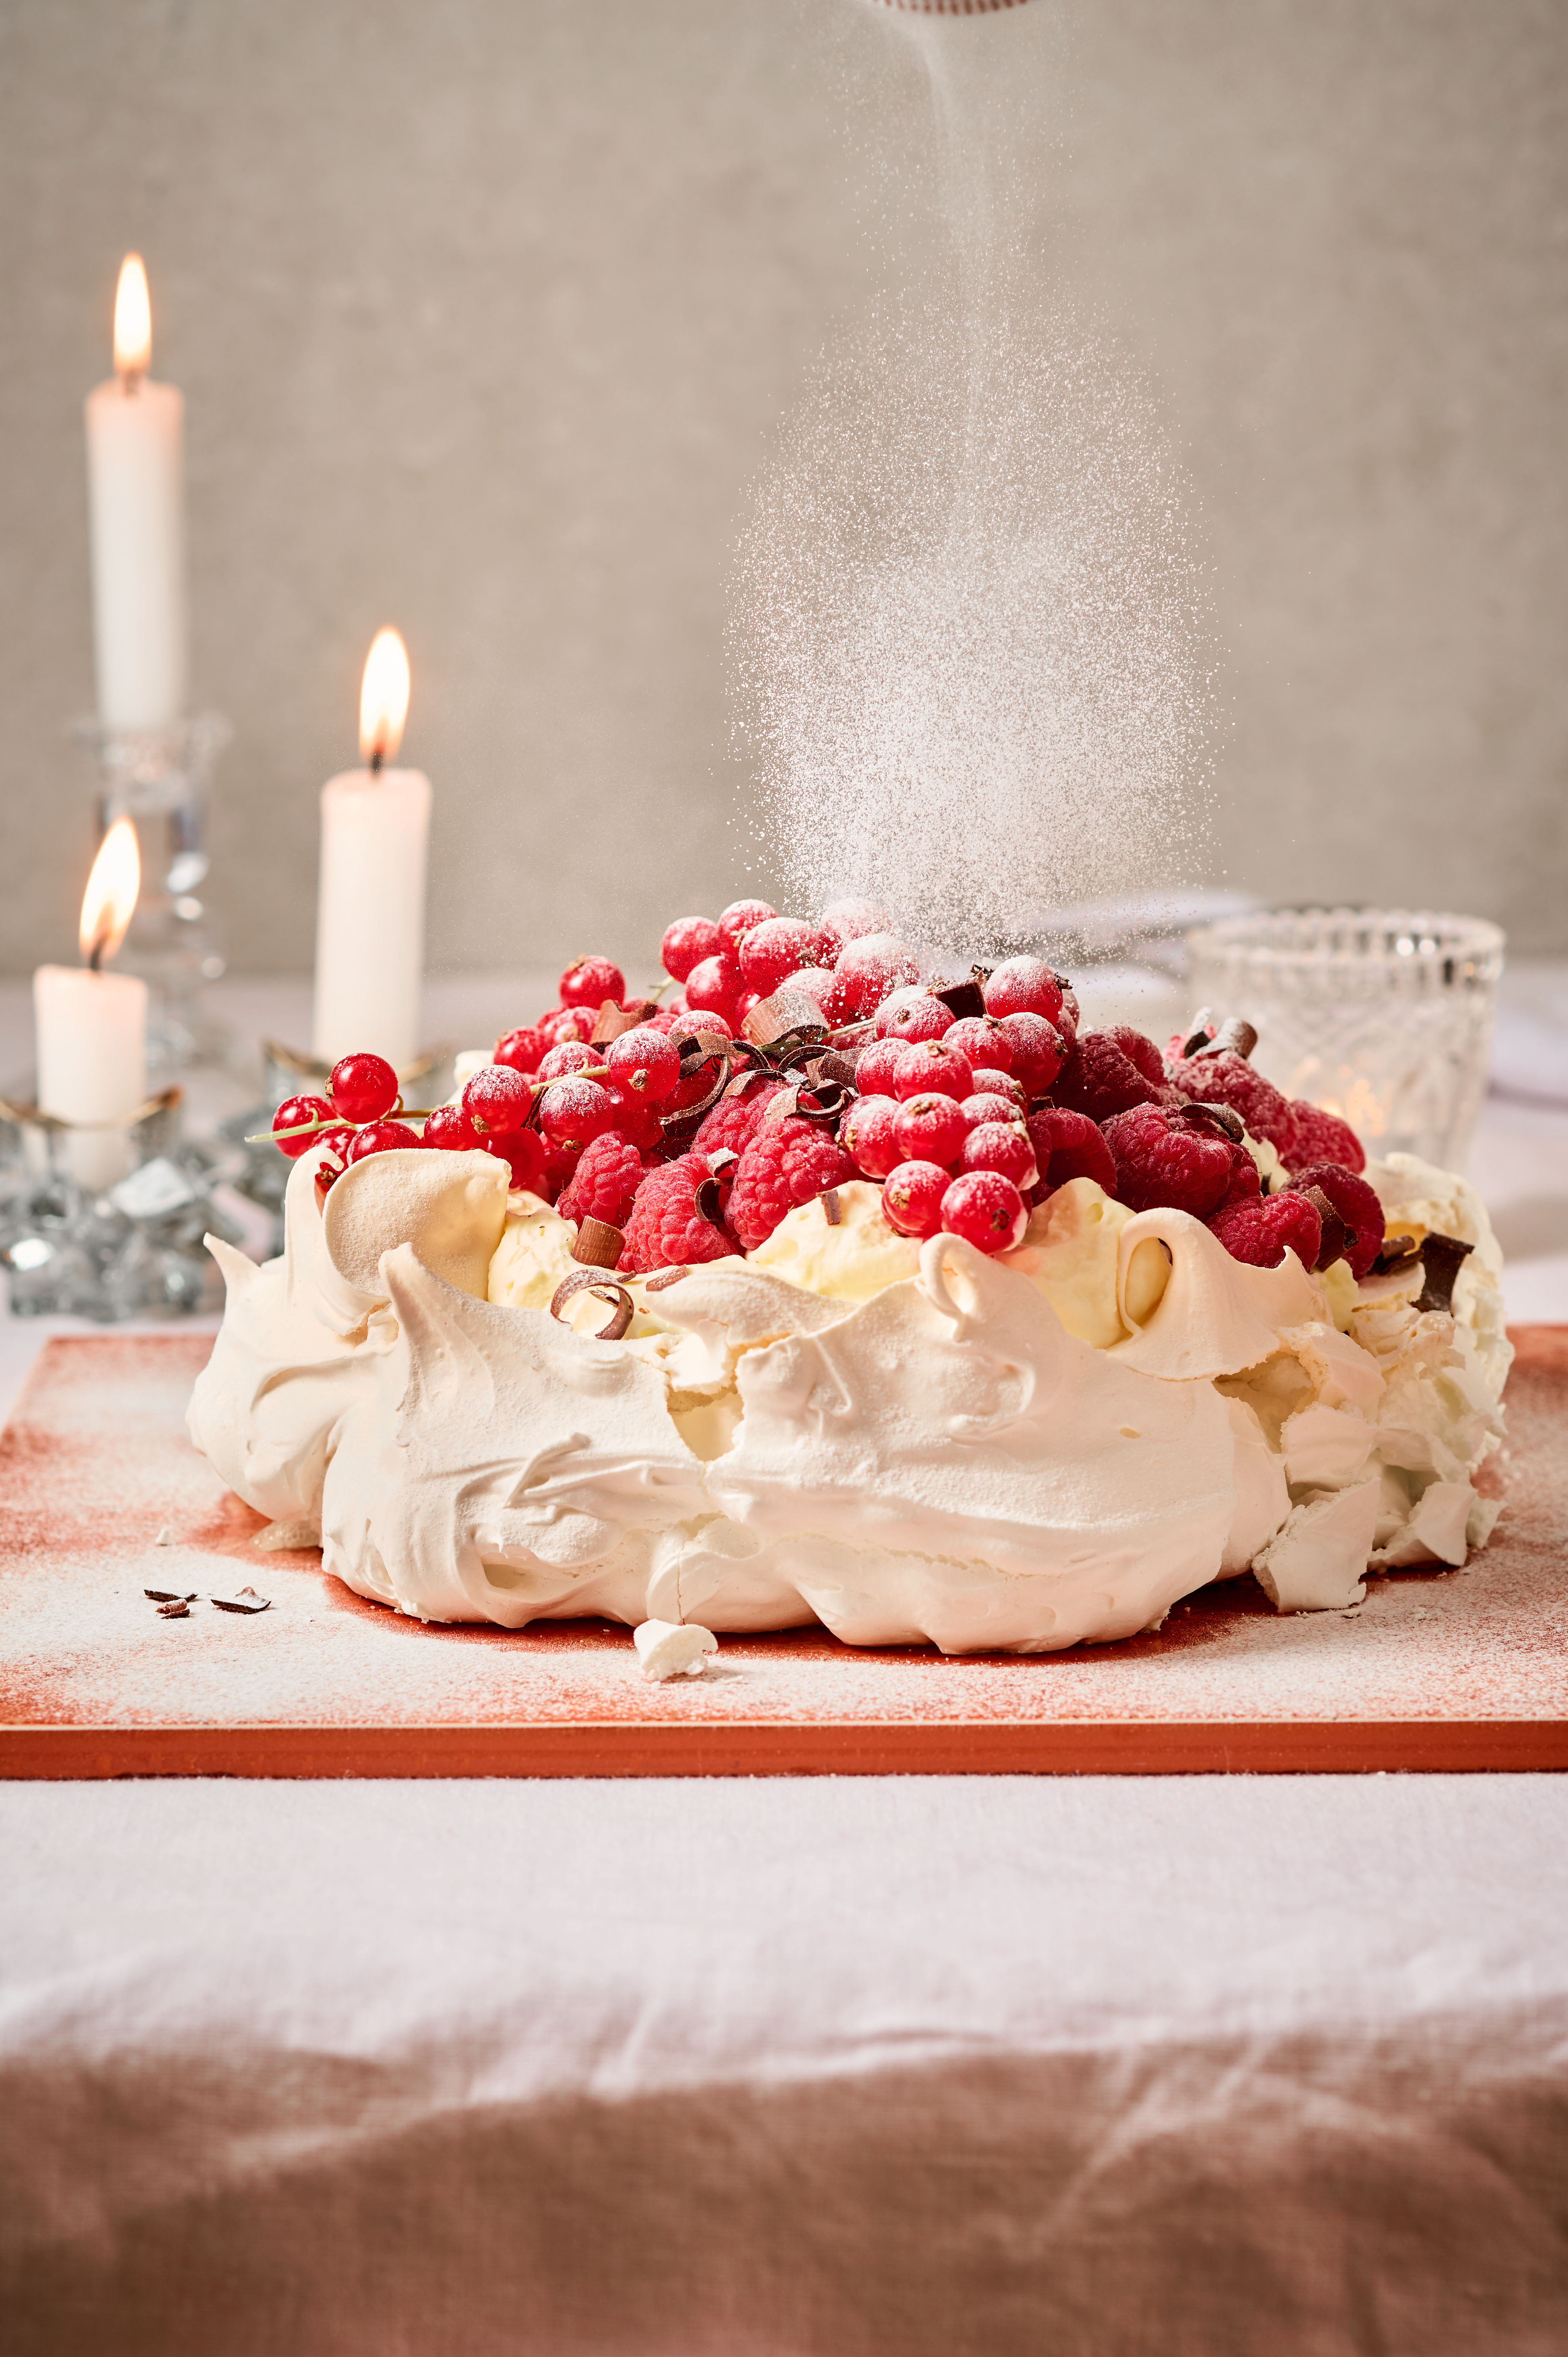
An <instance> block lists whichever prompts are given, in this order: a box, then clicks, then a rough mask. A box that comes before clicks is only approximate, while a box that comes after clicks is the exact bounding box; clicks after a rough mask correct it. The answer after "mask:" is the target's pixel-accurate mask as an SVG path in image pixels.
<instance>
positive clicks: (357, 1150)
mask: <svg viewBox="0 0 1568 2357" xmlns="http://www.w3.org/2000/svg"><path fill="white" fill-rule="evenodd" d="M423 1145H424V1139H423V1138H422V1137H421V1136H420V1135H419V1132H418V1131H417V1130H416V1129H410V1127H409V1125H408V1124H407V1123H406V1122H405V1121H372V1122H368V1123H367V1124H366V1125H365V1127H364V1128H363V1129H357V1130H356V1131H355V1132H354V1134H353V1135H352V1136H351V1137H350V1138H349V1143H348V1145H347V1146H345V1147H344V1149H343V1159H344V1161H345V1162H346V1163H348V1162H363V1161H364V1159H365V1158H366V1157H367V1155H371V1154H395V1153H396V1152H398V1151H399V1149H400V1148H401V1147H403V1146H423Z"/></svg>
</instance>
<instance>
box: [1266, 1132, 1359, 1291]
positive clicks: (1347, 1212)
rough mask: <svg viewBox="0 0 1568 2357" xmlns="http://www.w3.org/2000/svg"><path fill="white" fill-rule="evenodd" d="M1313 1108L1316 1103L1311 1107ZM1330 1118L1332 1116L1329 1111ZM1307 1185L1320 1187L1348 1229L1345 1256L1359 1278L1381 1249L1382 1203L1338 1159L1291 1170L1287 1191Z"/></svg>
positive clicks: (1297, 1190) (1299, 1191) (1300, 1191)
mask: <svg viewBox="0 0 1568 2357" xmlns="http://www.w3.org/2000/svg"><path fill="white" fill-rule="evenodd" d="M1313 1110H1314V1111H1315V1112H1316V1106H1315V1107H1314V1108H1313ZM1329 1118H1330V1119H1331V1120H1332V1119H1333V1118H1334V1116H1333V1115H1332V1114H1331V1115H1330V1116H1329ZM1309 1187H1320V1188H1321V1189H1323V1192H1324V1193H1325V1194H1326V1196H1327V1198H1328V1200H1329V1201H1330V1202H1331V1203H1332V1204H1333V1206H1334V1208H1335V1210H1336V1211H1337V1212H1338V1214H1339V1216H1340V1218H1341V1219H1342V1220H1343V1221H1344V1222H1345V1224H1346V1226H1347V1227H1348V1229H1349V1230H1350V1232H1351V1235H1352V1237H1353V1238H1354V1242H1353V1243H1351V1244H1350V1246H1349V1249H1348V1251H1347V1253H1346V1254H1345V1257H1346V1259H1347V1260H1348V1262H1349V1264H1350V1274H1351V1275H1352V1276H1353V1277H1355V1278H1357V1279H1358V1280H1359V1279H1360V1278H1361V1277H1363V1276H1365V1275H1366V1274H1367V1272H1368V1270H1369V1268H1370V1267H1371V1265H1372V1263H1373V1262H1374V1261H1375V1260H1376V1259H1377V1257H1378V1254H1379V1253H1380V1251H1381V1250H1382V1243H1383V1207H1382V1205H1381V1204H1380V1202H1379V1200H1378V1199H1377V1197H1376V1195H1374V1194H1373V1192H1372V1189H1370V1188H1369V1186H1368V1184H1367V1182H1366V1180H1365V1179H1362V1178H1359V1177H1358V1175H1357V1173H1356V1172H1355V1171H1354V1170H1348V1169H1347V1168H1345V1166H1344V1164H1343V1163H1339V1162H1309V1163H1308V1164H1307V1165H1306V1167H1305V1169H1302V1170H1293V1171H1292V1172H1291V1175H1290V1183H1289V1185H1288V1186H1287V1187H1286V1188H1285V1189H1284V1190H1283V1191H1284V1192H1285V1193H1286V1194H1287V1195H1292V1194H1294V1195H1305V1193H1306V1191H1307V1189H1308V1188H1309Z"/></svg>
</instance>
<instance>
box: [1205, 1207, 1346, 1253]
mask: <svg viewBox="0 0 1568 2357" xmlns="http://www.w3.org/2000/svg"><path fill="white" fill-rule="evenodd" d="M1208 1226H1209V1227H1210V1229H1211V1230H1212V1231H1213V1232H1214V1234H1215V1235H1217V1236H1218V1237H1219V1241H1220V1243H1222V1244H1223V1245H1224V1247H1225V1249H1226V1251H1227V1252H1228V1253H1229V1254H1230V1257H1231V1259H1232V1260H1240V1261H1245V1262H1247V1263H1248V1264H1249V1265H1251V1267H1253V1268H1278V1266H1279V1265H1280V1263H1281V1262H1282V1261H1283V1258H1284V1256H1285V1254H1286V1252H1287V1251H1288V1252H1294V1254H1295V1256H1296V1258H1297V1259H1298V1260H1299V1261H1300V1263H1301V1265H1302V1266H1303V1267H1304V1268H1316V1265H1317V1261H1318V1254H1319V1252H1320V1250H1321V1247H1322V1243H1323V1222H1322V1221H1321V1220H1320V1219H1319V1217H1318V1215H1317V1209H1316V1205H1315V1204H1313V1203H1309V1202H1308V1201H1307V1199H1306V1197H1305V1195H1293V1194H1290V1193H1288V1192H1286V1193H1285V1194H1283V1195H1243V1196H1241V1197H1240V1198H1239V1199H1238V1200H1234V1201H1232V1202H1230V1203H1227V1204H1225V1205H1224V1206H1223V1207H1222V1208H1221V1209H1220V1210H1219V1211H1216V1212H1215V1213H1214V1214H1213V1216H1212V1217H1211V1218H1210V1220H1209V1222H1208Z"/></svg>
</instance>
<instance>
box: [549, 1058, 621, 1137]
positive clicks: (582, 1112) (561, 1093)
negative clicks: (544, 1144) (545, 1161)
mask: <svg viewBox="0 0 1568 2357" xmlns="http://www.w3.org/2000/svg"><path fill="white" fill-rule="evenodd" d="M615 1117H616V1108H615V1099H614V1098H613V1097H612V1096H611V1094H610V1092H609V1091H608V1090H607V1089H605V1088H601V1087H600V1085H599V1083H598V1082H597V1081H585V1080H584V1079H583V1078H582V1076H581V1075H580V1074H575V1075H574V1076H573V1077H572V1078H571V1079H570V1080H564V1081H553V1082H551V1084H550V1086H549V1087H548V1088H547V1089H546V1090H545V1092H544V1094H543V1095H542V1097H541V1098H540V1100H539V1126H540V1129H541V1130H542V1133H543V1135H544V1136H545V1138H546V1139H547V1140H548V1141H549V1143H550V1144H551V1145H552V1146H561V1147H562V1148H563V1149H564V1151H565V1152H566V1153H568V1154H580V1153H581V1152H582V1150H583V1148H584V1147H585V1146H586V1145H588V1144H589V1143H590V1141H591V1140H592V1139H594V1138H596V1137H599V1136H602V1135H603V1134H604V1132H605V1131H606V1130H607V1129H613V1128H614V1127H615Z"/></svg>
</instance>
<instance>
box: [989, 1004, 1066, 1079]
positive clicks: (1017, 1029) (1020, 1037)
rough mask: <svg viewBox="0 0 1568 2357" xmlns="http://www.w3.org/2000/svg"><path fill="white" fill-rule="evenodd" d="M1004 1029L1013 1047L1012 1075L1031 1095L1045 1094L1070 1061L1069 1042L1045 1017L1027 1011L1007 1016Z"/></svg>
mask: <svg viewBox="0 0 1568 2357" xmlns="http://www.w3.org/2000/svg"><path fill="white" fill-rule="evenodd" d="M1002 1028H1003V1029H1004V1031H1005V1033H1006V1034H1007V1044H1008V1046H1009V1047H1010V1048H1011V1049H1012V1050H1013V1078H1014V1079H1015V1081H1016V1082H1018V1083H1019V1086H1020V1087H1021V1088H1023V1089H1024V1090H1025V1091H1026V1093H1027V1094H1028V1095H1029V1096H1031V1097H1043V1096H1044V1095H1045V1094H1046V1092H1047V1090H1048V1089H1052V1088H1054V1087H1055V1086H1056V1080H1057V1075H1058V1072H1059V1071H1061V1068H1062V1066H1063V1064H1064V1063H1065V1062H1066V1060H1067V1052H1068V1049H1067V1041H1066V1040H1065V1039H1063V1038H1062V1035H1061V1033H1060V1032H1059V1031H1058V1029H1057V1027H1056V1025H1055V1024H1054V1023H1052V1022H1051V1021H1050V1020H1049V1019H1048V1018H1047V1017H1046V1016H1044V1015H1034V1014H1031V1013H1029V1012H1028V1011H1027V1010H1026V1011H1024V1012H1022V1013H1020V1014H1017V1015H1004V1017H1002Z"/></svg>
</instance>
